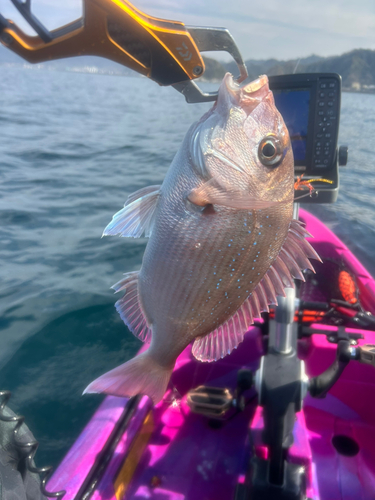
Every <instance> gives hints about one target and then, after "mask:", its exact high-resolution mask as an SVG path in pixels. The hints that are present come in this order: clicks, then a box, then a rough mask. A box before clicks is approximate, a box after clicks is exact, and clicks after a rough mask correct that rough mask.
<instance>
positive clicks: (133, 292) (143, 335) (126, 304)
mask: <svg viewBox="0 0 375 500" xmlns="http://www.w3.org/2000/svg"><path fill="white" fill-rule="evenodd" d="M138 275H139V271H135V272H132V273H127V274H125V275H124V278H123V279H122V280H120V281H119V282H118V283H116V284H115V285H113V286H112V288H113V289H114V290H115V292H116V293H117V292H120V291H121V290H125V294H124V296H123V297H122V298H121V299H120V300H118V301H117V302H116V304H115V307H116V310H117V312H118V313H119V314H120V317H121V319H122V320H123V322H124V323H125V325H126V326H127V327H128V328H129V330H130V331H131V332H132V333H133V334H134V335H135V336H136V337H138V338H139V339H140V340H142V342H147V343H148V342H151V328H150V326H149V325H148V323H147V319H146V316H145V313H144V312H143V309H142V306H141V303H140V301H139V295H138Z"/></svg>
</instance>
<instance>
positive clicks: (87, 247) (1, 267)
mask: <svg viewBox="0 0 375 500" xmlns="http://www.w3.org/2000/svg"><path fill="white" fill-rule="evenodd" d="M0 74H1V78H0V176H1V183H0V231H1V234H0V241H1V244H0V297H1V301H0V307H1V314H0V390H4V389H8V390H10V391H12V393H13V396H12V399H11V404H10V406H11V408H12V409H13V410H15V411H16V412H18V413H22V414H23V415H24V416H25V417H26V423H27V424H28V426H29V427H30V429H31V430H32V431H33V433H34V435H35V437H36V438H37V439H38V440H39V442H40V447H39V450H38V454H37V457H36V458H37V464H38V465H41V464H45V463H51V464H53V465H56V464H57V463H58V462H59V461H60V460H61V458H62V457H63V455H64V454H65V453H66V451H67V450H68V449H69V447H70V446H71V445H72V443H73V442H74V440H75V439H76V438H77V436H78V434H79V433H80V431H81V430H82V428H83V427H84V425H85V424H86V422H87V421H88V419H89V418H90V416H91V415H92V413H93V412H94V410H95V408H96V407H97V406H98V404H99V402H100V401H101V400H102V398H103V396H101V395H86V396H84V397H82V396H81V394H82V391H83V389H84V388H85V387H86V386H87V385H88V383H89V382H91V381H92V380H93V379H94V378H96V377H97V376H99V375H101V374H102V373H104V372H105V371H108V370H110V369H112V368H114V367H115V366H117V365H119V364H121V363H124V362H125V361H127V360H128V359H130V358H131V357H132V356H133V355H134V354H135V353H136V351H137V350H138V348H139V347H140V342H139V341H138V340H137V339H136V338H134V337H133V335H132V334H131V333H130V332H129V330H128V329H127V328H126V327H125V326H124V324H123V323H122V321H121V320H120V318H119V317H118V315H117V313H116V311H115V309H114V307H113V304H114V302H115V300H116V298H115V297H114V295H113V291H112V290H110V286H111V285H112V284H113V283H115V282H117V281H118V280H119V279H121V276H122V273H125V272H128V271H134V270H137V269H139V268H140V265H141V261H142V254H143V252H144V249H145V245H146V240H145V239H123V238H118V237H107V238H103V239H102V238H101V235H102V231H103V229H104V227H105V226H106V225H107V224H108V222H109V221H110V220H111V217H112V215H113V214H114V213H115V212H117V211H118V210H119V209H120V208H122V206H123V204H124V202H125V200H126V198H127V196H128V195H129V194H130V193H132V192H134V191H136V190H137V189H140V188H142V187H144V186H148V185H152V184H160V183H161V182H162V181H163V178H164V176H165V173H166V171H167V169H168V167H169V165H170V163H171V161H172V159H173V156H174V154H175V153H176V151H177V149H178V148H179V145H180V143H181V141H182V139H183V137H184V135H185V133H186V131H187V130H188V128H189V126H190V125H191V124H192V123H193V122H194V121H195V120H196V119H198V118H199V117H200V116H201V115H202V114H203V113H204V111H206V110H207V109H208V108H209V107H210V104H195V105H188V104H186V102H185V101H184V98H183V97H182V95H180V94H178V93H177V92H176V91H175V90H174V89H172V88H163V87H158V85H157V84H155V83H153V82H151V81H149V80H147V79H145V78H129V77H127V78H125V77H117V76H105V75H91V74H84V73H64V72H55V71H41V70H39V71H38V70H30V69H29V70H28V69H24V68H15V67H13V68H9V67H8V68H6V67H0ZM374 137H375V95H365V94H343V96H342V113H341V125H340V139H339V144H346V145H348V146H349V162H348V165H347V166H346V167H343V168H342V169H341V187H340V194H339V199H338V202H337V203H336V204H334V205H322V206H310V207H309V209H310V210H311V211H312V212H314V213H315V214H317V215H318V217H319V218H321V219H322V220H323V221H325V222H326V223H327V225H328V226H329V227H330V228H331V229H333V231H334V232H336V234H337V235H338V236H339V237H340V238H341V239H342V240H343V241H344V242H345V243H346V244H347V245H348V246H349V248H350V249H351V250H352V251H353V253H354V254H355V255H356V256H357V257H358V258H359V259H360V260H361V262H362V263H363V264H364V265H365V267H367V269H368V270H369V271H370V272H372V273H375V261H374V259H373V249H374V246H375V197H374V192H375V191H374V188H375V139H374Z"/></svg>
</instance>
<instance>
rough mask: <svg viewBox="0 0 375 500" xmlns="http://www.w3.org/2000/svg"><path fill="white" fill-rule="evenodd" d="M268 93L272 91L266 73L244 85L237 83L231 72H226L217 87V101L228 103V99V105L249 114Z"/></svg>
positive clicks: (270, 93)
mask: <svg viewBox="0 0 375 500" xmlns="http://www.w3.org/2000/svg"><path fill="white" fill-rule="evenodd" d="M270 95H272V92H271V91H270V88H269V84H268V77H267V76H266V75H261V76H259V78H257V79H255V80H253V81H251V82H250V83H247V84H245V85H239V84H238V83H237V82H236V81H235V80H234V78H233V75H232V74H231V73H226V74H225V76H224V78H223V82H222V84H221V86H220V89H219V99H218V101H224V102H227V103H228V100H229V103H228V104H229V105H232V106H233V105H234V106H238V107H240V108H242V109H244V110H245V111H246V113H247V114H250V113H251V112H252V111H253V110H254V109H255V108H256V106H257V105H258V104H260V103H261V102H262V101H264V100H265V99H267V98H268V97H269V96H270Z"/></svg>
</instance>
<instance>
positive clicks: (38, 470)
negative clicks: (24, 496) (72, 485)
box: [0, 391, 66, 499]
mask: <svg viewBox="0 0 375 500" xmlns="http://www.w3.org/2000/svg"><path fill="white" fill-rule="evenodd" d="M10 396H11V393H10V392H9V391H0V420H2V421H3V422H15V423H16V425H15V427H14V429H13V441H14V445H15V446H16V448H18V449H19V450H23V449H24V448H29V449H30V451H29V453H28V455H27V457H26V460H25V463H26V467H27V469H28V470H29V472H31V473H32V474H38V475H39V476H40V479H41V484H40V491H41V492H42V494H43V495H44V496H46V497H48V498H57V499H61V498H63V496H64V495H65V493H66V491H65V490H61V491H56V492H50V491H47V490H46V483H47V480H48V478H49V477H50V475H51V473H52V467H35V465H33V461H34V456H35V453H36V450H37V449H38V446H39V443H38V441H35V440H34V441H29V442H27V443H21V442H20V441H19V440H18V433H19V431H20V429H21V427H22V425H23V423H24V421H25V417H22V416H20V415H14V416H13V417H7V416H6V415H4V408H5V407H6V405H7V403H8V401H9V399H10Z"/></svg>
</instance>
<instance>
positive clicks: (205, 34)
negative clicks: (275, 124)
mask: <svg viewBox="0 0 375 500" xmlns="http://www.w3.org/2000/svg"><path fill="white" fill-rule="evenodd" d="M11 1H12V3H13V4H14V5H15V6H16V7H17V9H18V10H19V12H20V13H21V14H22V16H23V17H24V18H25V20H26V21H27V22H28V23H29V24H30V26H31V27H32V28H33V29H34V30H35V32H36V33H37V36H29V35H26V34H25V33H24V32H23V31H22V30H20V28H19V27H18V26H17V25H16V24H15V23H14V22H13V21H10V20H7V19H5V18H4V17H3V16H1V14H0V41H1V43H2V44H3V45H5V46H6V47H8V48H9V49H11V50H13V51H14V52H15V53H16V54H18V55H19V56H21V57H23V58H24V59H26V60H27V61H29V62H30V63H40V62H43V61H50V60H53V59H62V58H65V57H74V56H80V55H94V56H100V57H104V58H107V59H110V60H112V61H115V62H117V63H119V64H122V65H123V66H126V67H128V68H130V69H132V70H134V71H136V72H138V73H140V74H141V75H143V76H147V77H148V78H150V79H151V80H154V81H155V82H156V83H158V84H159V85H173V87H174V88H175V89H176V90H178V91H179V92H181V93H182V94H183V95H184V96H185V98H186V100H187V102H205V101H213V100H215V99H216V98H217V92H208V93H205V92H203V91H202V90H201V89H200V88H199V87H198V86H197V85H196V84H195V83H194V82H193V80H194V79H195V78H198V77H200V76H202V75H203V74H204V71H205V65H204V61H203V59H202V56H201V54H200V52H201V51H207V50H210V51H218V50H220V51H226V52H229V53H230V54H231V55H232V56H233V58H234V60H235V61H236V63H237V65H238V68H239V72H240V75H239V77H238V79H237V81H238V82H241V81H243V80H244V79H245V78H246V77H247V70H246V66H245V64H244V62H243V59H242V57H241V54H240V52H239V50H238V48H237V46H236V44H235V42H234V40H233V38H232V36H231V35H230V33H229V31H228V30H226V29H225V28H205V27H202V28H197V27H187V26H185V25H184V24H183V23H181V22H179V21H167V20H164V19H157V18H155V17H151V16H148V15H147V14H144V13H143V12H141V11H140V10H138V9H136V8H135V7H134V6H133V5H132V4H131V3H130V2H128V1H127V0H83V12H84V15H83V17H82V18H81V19H77V20H76V21H73V22H72V23H70V24H67V25H65V26H62V27H61V28H58V29H56V30H52V31H49V30H48V29H47V28H46V27H45V26H43V24H42V23H41V22H40V21H39V20H38V19H37V18H36V17H35V16H34V15H33V13H32V12H31V0H25V2H23V1H22V0H11Z"/></svg>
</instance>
